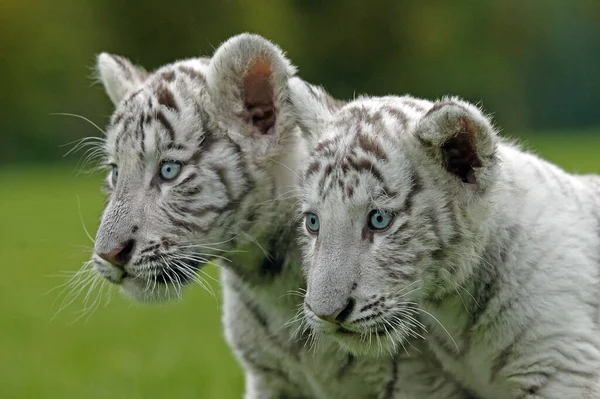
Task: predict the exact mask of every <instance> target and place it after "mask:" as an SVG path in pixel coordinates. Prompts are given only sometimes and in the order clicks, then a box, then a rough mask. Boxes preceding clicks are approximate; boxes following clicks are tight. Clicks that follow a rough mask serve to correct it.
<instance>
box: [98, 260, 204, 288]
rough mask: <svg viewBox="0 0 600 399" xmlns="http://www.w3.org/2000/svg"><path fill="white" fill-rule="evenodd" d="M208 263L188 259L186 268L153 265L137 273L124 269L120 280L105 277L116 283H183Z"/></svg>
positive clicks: (191, 278)
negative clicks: (131, 281)
mask: <svg viewBox="0 0 600 399" xmlns="http://www.w3.org/2000/svg"><path fill="white" fill-rule="evenodd" d="M206 263H207V262H201V261H186V262H185V264H184V266H185V269H183V268H182V267H181V266H171V265H153V266H151V267H150V270H145V271H144V272H143V273H135V270H134V271H131V270H130V271H127V270H122V274H121V276H120V277H119V279H118V280H117V279H115V278H114V277H112V276H110V275H103V277H104V278H105V279H106V280H108V281H109V282H110V283H112V284H116V285H121V284H123V282H124V281H125V280H133V281H138V282H143V283H152V284H162V285H166V284H176V285H183V284H187V283H189V282H191V281H192V280H193V279H194V276H195V273H196V272H198V270H200V269H201V268H202V267H203V266H204V265H205V264H206Z"/></svg>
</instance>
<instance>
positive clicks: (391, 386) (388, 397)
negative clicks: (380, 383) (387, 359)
mask: <svg viewBox="0 0 600 399" xmlns="http://www.w3.org/2000/svg"><path fill="white" fill-rule="evenodd" d="M391 361H392V376H391V377H390V380H389V381H388V383H387V386H386V387H385V395H384V398H385V399H392V398H393V397H394V390H395V389H396V382H397V380H398V363H397V360H396V359H395V358H392V360H391Z"/></svg>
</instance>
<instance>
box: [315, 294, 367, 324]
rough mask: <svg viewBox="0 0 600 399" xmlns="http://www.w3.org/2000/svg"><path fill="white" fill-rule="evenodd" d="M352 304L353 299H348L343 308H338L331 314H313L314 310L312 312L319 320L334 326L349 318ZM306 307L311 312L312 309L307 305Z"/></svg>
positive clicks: (352, 308)
mask: <svg viewBox="0 0 600 399" xmlns="http://www.w3.org/2000/svg"><path fill="white" fill-rule="evenodd" d="M354 304H355V301H354V299H352V298H350V299H349V300H348V303H346V305H345V306H342V307H341V308H339V309H338V310H336V311H335V312H333V313H330V314H319V313H317V312H315V311H314V310H313V313H314V314H315V315H316V316H317V317H318V318H319V319H321V320H324V321H328V322H330V323H334V324H340V323H343V322H344V321H345V320H346V319H348V316H350V313H352V310H354ZM307 306H308V308H309V309H310V310H312V308H311V307H310V306H309V305H308V304H307Z"/></svg>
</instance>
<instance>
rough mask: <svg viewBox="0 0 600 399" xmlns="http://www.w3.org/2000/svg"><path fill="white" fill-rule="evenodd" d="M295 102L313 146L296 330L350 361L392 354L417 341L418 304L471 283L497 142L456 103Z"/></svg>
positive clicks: (476, 116) (479, 118)
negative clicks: (302, 327) (305, 329)
mask: <svg viewBox="0 0 600 399" xmlns="http://www.w3.org/2000/svg"><path fill="white" fill-rule="evenodd" d="M306 98H309V97H306ZM302 104H303V105H302V106H300V107H299V109H300V110H304V112H301V115H300V122H299V123H300V125H301V126H302V127H303V130H304V132H305V133H306V134H307V135H309V136H311V135H315V136H317V137H319V140H318V141H317V140H315V144H314V145H313V146H312V149H311V155H310V158H309V160H308V162H306V166H305V170H304V172H303V182H302V193H301V196H302V205H301V206H302V217H303V218H304V226H303V227H302V228H301V230H302V231H301V238H300V241H301V246H302V250H303V253H304V266H303V269H304V273H305V276H306V279H307V292H306V295H305V301H304V314H305V321H306V322H307V323H308V325H309V326H310V327H311V329H312V331H313V332H314V333H316V334H321V333H322V334H325V335H328V336H330V337H333V339H335V340H337V341H338V342H339V343H340V344H341V345H342V346H343V347H344V348H346V349H348V350H350V351H352V352H354V353H357V354H380V353H381V352H387V351H389V352H392V353H395V352H396V349H397V347H400V346H401V345H404V344H405V340H407V339H410V338H414V337H420V336H421V335H422V334H423V328H424V326H423V324H422V323H421V321H420V316H421V315H420V313H421V308H420V304H422V303H423V301H426V300H428V299H435V298H439V297H441V296H443V295H444V294H445V293H447V292H455V290H456V289H457V287H458V286H459V285H460V284H461V282H464V280H465V278H467V277H468V276H469V275H470V274H471V273H472V270H471V266H470V264H471V261H472V260H473V259H475V257H476V254H477V240H476V239H475V237H478V236H481V235H485V234H486V233H485V228H483V227H482V226H485V221H486V219H487V218H488V217H489V215H490V212H491V207H490V198H492V196H493V195H494V190H495V187H496V185H495V182H496V177H497V175H498V169H499V167H498V166H499V163H498V158H497V155H496V146H497V141H498V139H497V137H496V132H495V130H494V128H493V127H492V124H491V122H490V120H489V119H488V118H487V117H486V116H484V115H483V114H482V112H481V111H480V110H479V109H478V108H477V107H475V106H473V105H471V104H469V103H467V102H465V101H462V100H460V99H457V98H445V99H442V100H440V101H437V102H435V103H431V102H428V101H424V100H419V99H415V98H411V97H408V96H405V97H391V96H390V97H379V98H368V97H363V98H359V99H357V100H355V101H353V102H350V103H348V104H347V105H345V106H343V107H332V106H328V105H327V104H321V105H319V104H317V105H315V104H312V105H311V104H309V103H302ZM311 110H312V111H311ZM315 110H317V111H319V112H318V113H317V114H316V113H315V112H314V111H315Z"/></svg>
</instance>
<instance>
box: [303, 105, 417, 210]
mask: <svg viewBox="0 0 600 399" xmlns="http://www.w3.org/2000/svg"><path fill="white" fill-rule="evenodd" d="M426 106H427V103H426V102H423V103H421V102H419V101H418V100H415V99H412V98H402V97H394V98H390V99H387V98H373V99H362V100H359V101H355V102H352V103H350V104H348V105H347V106H345V107H343V108H342V109H341V110H340V111H339V112H338V114H337V115H336V116H335V118H334V119H333V120H332V121H331V123H330V124H329V126H328V128H327V130H326V131H325V132H324V133H325V134H324V136H325V138H324V139H323V140H321V141H320V142H319V143H318V144H317V145H316V146H315V147H314V148H313V150H312V152H311V158H310V161H309V163H308V166H307V168H306V169H305V176H304V177H305V181H306V182H307V183H308V182H309V185H310V186H311V187H312V190H314V191H313V193H312V194H317V195H318V197H319V198H320V200H324V199H326V198H327V197H328V196H332V195H333V196H335V197H338V198H341V199H342V201H344V202H346V201H348V200H351V199H353V198H355V196H356V195H358V193H360V195H361V197H365V198H367V197H368V198H376V197H377V196H379V195H385V196H391V195H394V194H395V192H394V186H395V185H397V183H398V181H397V180H398V179H397V178H398V177H401V176H409V175H411V173H410V171H409V170H408V169H409V166H408V165H407V164H406V163H402V164H401V163H398V162H397V160H398V159H399V158H401V157H402V155H401V153H402V151H403V150H402V148H403V142H404V139H405V138H407V137H408V135H409V133H410V130H411V128H412V127H413V126H414V124H415V123H416V121H417V120H418V119H419V118H420V117H421V116H422V115H423V113H424V112H426V110H427V108H426ZM392 158H393V159H392ZM390 162H394V163H395V164H394V168H393V173H391V174H390V167H389V165H388V164H389V163H390ZM390 179H391V180H390ZM411 179H412V178H409V179H408V180H411ZM359 200H364V198H361V199H359Z"/></svg>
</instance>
